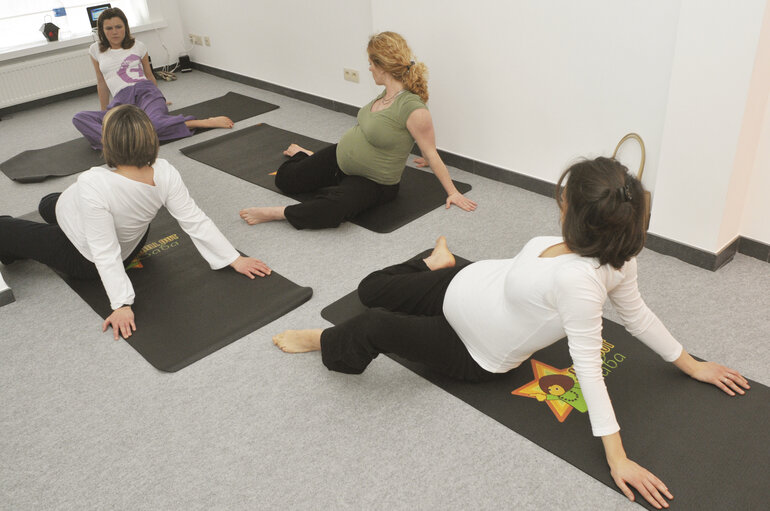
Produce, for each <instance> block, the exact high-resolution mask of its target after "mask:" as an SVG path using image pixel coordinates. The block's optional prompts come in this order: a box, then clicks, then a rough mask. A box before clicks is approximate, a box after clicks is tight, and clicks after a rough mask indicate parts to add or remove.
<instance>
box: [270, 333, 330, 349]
mask: <svg viewBox="0 0 770 511" xmlns="http://www.w3.org/2000/svg"><path fill="white" fill-rule="evenodd" d="M321 332H323V330H322V329H320V328H316V329H314V330H286V331H285V332H281V333H280V334H278V335H276V336H275V337H273V344H275V345H276V346H278V347H279V348H281V349H282V350H283V351H285V352H286V353H306V352H308V351H318V350H320V349H321Z"/></svg>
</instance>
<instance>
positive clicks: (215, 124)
mask: <svg viewBox="0 0 770 511" xmlns="http://www.w3.org/2000/svg"><path fill="white" fill-rule="evenodd" d="M209 121H211V125H212V126H211V127H212V128H228V129H229V128H232V127H233V125H234V124H235V123H234V122H233V121H232V120H231V119H230V118H229V117H225V116H224V115H220V116H219V117H209Z"/></svg>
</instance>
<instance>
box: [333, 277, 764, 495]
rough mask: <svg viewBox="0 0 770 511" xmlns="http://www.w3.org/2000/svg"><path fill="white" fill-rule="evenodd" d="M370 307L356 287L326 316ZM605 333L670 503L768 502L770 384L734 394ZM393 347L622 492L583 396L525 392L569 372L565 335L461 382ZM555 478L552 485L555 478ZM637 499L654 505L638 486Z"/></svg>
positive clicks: (644, 456)
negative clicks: (512, 363) (485, 377)
mask: <svg viewBox="0 0 770 511" xmlns="http://www.w3.org/2000/svg"><path fill="white" fill-rule="evenodd" d="M364 309H365V308H364V306H363V305H362V304H361V302H360V301H359V299H358V295H357V293H356V292H355V291H354V292H352V293H350V294H348V295H346V296H344V297H343V298H341V299H340V300H338V301H336V302H334V303H333V304H331V305H329V306H328V307H326V308H325V309H324V310H323V311H322V312H321V316H323V317H324V318H325V319H326V320H328V321H330V322H332V323H334V324H339V323H341V322H343V321H345V320H347V319H349V318H351V317H353V316H355V315H357V314H359V313H360V312H362V311H363V310H364ZM603 338H604V339H605V343H604V346H603V358H604V364H603V366H602V369H603V372H604V376H605V381H606V383H607V388H608V390H609V393H610V397H611V399H612V404H613V407H614V409H615V414H616V416H617V418H618V422H619V423H620V426H621V435H622V437H623V443H624V446H625V449H626V452H627V453H628V455H629V457H630V458H631V459H632V460H634V461H636V462H637V463H639V464H640V465H642V466H643V467H645V468H647V469H649V470H650V471H651V472H652V473H653V474H655V475H657V476H658V477H659V478H660V479H661V480H662V481H663V482H665V483H666V485H667V486H668V487H669V489H670V490H671V492H672V493H673V495H674V500H673V501H671V509H697V510H704V509H765V506H766V505H767V502H768V497H770V490H768V486H767V477H766V473H767V467H768V466H770V448H768V446H769V445H770V432H769V431H768V424H770V389H769V388H768V387H766V386H764V385H762V384H760V383H757V382H754V381H752V382H750V384H751V390H749V391H748V392H747V393H746V395H745V396H737V397H730V396H728V395H726V394H724V393H723V392H722V391H721V390H719V389H717V388H716V387H714V386H713V385H710V384H704V383H700V382H697V381H695V380H693V379H691V378H689V377H688V376H686V375H685V374H684V373H682V372H680V371H679V370H678V369H677V368H676V367H674V365H673V364H668V363H666V362H664V361H663V360H662V359H661V358H660V357H658V355H657V354H655V353H654V352H653V351H652V350H650V349H648V348H647V347H646V346H645V345H644V344H642V343H641V342H640V341H637V340H636V339H634V338H633V337H632V336H631V335H629V334H628V333H627V332H626V330H625V329H624V328H623V327H622V326H621V325H618V324H617V323H614V322H612V321H609V320H607V319H605V320H604V331H603ZM389 356H390V357H391V358H392V359H394V360H396V361H397V362H399V363H400V364H402V365H404V366H405V367H407V368H408V369H410V370H412V371H413V372H415V373H416V374H418V375H420V376H422V377H424V378H425V379H427V380H428V381H430V382H432V383H434V384H435V385H437V386H439V387H441V388H442V389H444V390H445V391H447V392H449V393H450V394H452V395H454V396H455V397H457V398H459V399H461V400H463V401H465V402H466V403H468V404H469V405H471V406H473V407H474V408H476V409H477V410H479V411H481V412H482V413H484V414H486V415H488V416H489V417H491V418H493V419H495V420H496V421H498V422H500V423H501V424H503V425H505V426H507V427H509V428H510V429H512V430H514V431H516V432H517V433H519V434H520V435H522V436H524V437H526V438H528V439H529V440H531V441H533V442H534V443H536V444H537V445H539V446H541V447H543V448H544V449H546V450H548V451H550V452H552V453H553V454H555V455H556V456H559V457H560V458H562V459H564V460H565V461H567V462H569V463H571V464H572V465H574V466H576V467H577V468H579V469H580V470H582V471H584V472H585V473H587V474H589V475H591V476H592V477H594V478H595V479H597V480H599V481H601V482H602V483H604V484H606V485H607V486H609V487H610V488H613V489H615V490H617V491H619V490H618V489H617V487H616V486H615V482H614V481H613V480H612V477H611V476H610V472H609V468H608V467H607V463H606V461H605V458H604V451H603V448H602V444H601V441H600V439H598V438H594V437H593V436H592V433H591V428H590V424H589V420H588V413H584V412H582V411H580V408H583V409H585V408H584V407H583V406H582V403H580V402H576V405H575V407H574V408H573V407H572V406H571V405H569V404H567V403H566V402H562V401H559V400H558V399H553V400H546V401H542V402H541V401H538V400H537V399H536V398H535V397H527V396H528V395H534V394H535V393H537V392H538V391H539V390H540V388H539V386H538V381H537V380H538V378H539V377H541V376H543V375H546V374H558V373H564V374H569V368H570V367H571V366H572V360H571V358H570V356H569V352H568V349H567V342H566V339H563V340H561V341H559V342H557V343H556V344H553V345H551V346H549V347H548V348H546V349H543V350H541V351H538V352H537V353H535V354H534V355H533V356H532V357H531V359H530V360H527V361H526V362H524V363H523V364H522V365H521V366H519V367H518V368H517V369H515V370H513V371H511V372H509V373H507V374H504V375H501V376H500V378H498V379H496V380H493V381H491V382H487V383H475V384H474V383H464V382H458V381H455V380H452V379H449V378H447V377H444V376H442V375H440V374H437V373H436V372H434V371H431V370H430V369H428V368H426V367H425V366H423V365H421V364H416V363H414V362H410V361H408V360H405V359H402V358H401V357H398V356H395V355H389ZM375 363H376V362H375ZM565 396H566V394H565ZM575 396H576V394H570V397H572V398H574V397H575ZM512 455H514V456H515V453H512ZM553 482H554V483H555V485H554V487H556V486H557V485H558V478H557V479H555V480H554V481H553ZM636 501H637V502H638V503H640V504H641V505H643V506H644V507H646V508H648V509H654V508H653V507H652V506H650V505H649V504H647V502H646V501H645V500H644V498H642V497H641V496H640V495H639V494H638V493H637V494H636Z"/></svg>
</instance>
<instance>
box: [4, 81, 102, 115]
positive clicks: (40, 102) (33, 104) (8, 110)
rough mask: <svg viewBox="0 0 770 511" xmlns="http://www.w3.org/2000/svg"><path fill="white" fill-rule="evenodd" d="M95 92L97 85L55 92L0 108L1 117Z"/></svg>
mask: <svg viewBox="0 0 770 511" xmlns="http://www.w3.org/2000/svg"><path fill="white" fill-rule="evenodd" d="M94 92H96V85H89V86H88V87H83V88H82V89H76V90H71V91H69V92H62V93H61V94H55V95H53V96H48V97H47V98H40V99H35V100H32V101H27V102H26V103H19V104H18V105H11V106H7V107H5V108H0V118H2V117H3V116H4V115H8V114H12V113H15V112H21V111H22V110H29V109H30V108H37V107H39V106H45V105H50V104H51V103H56V102H57V101H62V100H64V99H70V98H77V97H79V96H86V95H88V94H93V93H94ZM73 115H74V114H73Z"/></svg>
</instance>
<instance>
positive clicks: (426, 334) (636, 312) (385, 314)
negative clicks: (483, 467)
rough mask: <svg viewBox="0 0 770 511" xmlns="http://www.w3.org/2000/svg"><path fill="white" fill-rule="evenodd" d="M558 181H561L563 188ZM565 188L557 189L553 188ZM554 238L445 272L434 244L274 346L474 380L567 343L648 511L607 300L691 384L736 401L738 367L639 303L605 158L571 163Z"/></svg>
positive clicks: (652, 490)
mask: <svg viewBox="0 0 770 511" xmlns="http://www.w3.org/2000/svg"><path fill="white" fill-rule="evenodd" d="M565 180H566V181H565ZM564 182H566V186H565V187H564V188H562V183H564ZM557 190H558V192H559V193H558V195H557V200H558V202H559V207H560V210H561V214H562V237H553V236H550V237H538V238H534V239H532V240H531V241H529V242H528V243H527V244H526V245H525V246H524V248H523V249H522V250H521V252H520V253H519V254H518V255H517V256H516V257H514V258H513V259H504V260H488V261H480V262H476V263H472V264H468V265H463V266H461V265H456V264H455V258H454V256H453V255H452V253H451V252H450V251H449V249H448V248H447V245H446V240H445V239H444V238H443V237H441V238H439V240H438V242H437V243H436V247H435V249H434V250H433V252H432V253H431V255H430V256H428V257H427V258H425V259H414V260H411V261H407V262H405V263H402V264H398V265H395V266H390V267H388V268H385V269H383V270H380V271H377V272H374V273H372V274H371V275H369V276H368V277H366V278H365V279H364V280H363V281H362V282H361V284H360V286H359V288H358V294H359V297H360V298H361V301H362V302H363V303H364V304H365V305H367V306H369V307H376V308H373V309H370V310H368V311H367V312H365V313H363V314H361V315H359V316H356V317H355V318H352V319H350V320H348V321H346V322H345V323H342V324H340V325H338V326H335V327H332V328H327V329H325V330H320V329H316V330H289V331H286V332H283V333H282V334H279V335H277V336H276V337H274V339H273V341H274V342H275V344H276V345H278V347H280V348H281V349H283V350H284V351H287V352H291V353H300V352H305V351H314V350H321V355H322V360H323V363H324V365H326V367H328V368H329V369H331V370H335V371H340V372H346V373H361V372H363V371H364V369H365V368H366V367H367V365H368V364H369V363H370V362H371V361H372V360H373V359H374V358H375V357H377V355H378V354H379V353H396V354H398V355H400V356H402V357H404V358H406V359H409V360H412V361H417V362H422V363H424V364H426V365H428V366H431V367H433V368H434V369H436V370H438V371H440V372H442V373H444V374H447V375H449V376H451V377H454V378H459V379H464V380H470V381H481V380H487V379H491V378H494V377H495V376H496V375H499V374H501V373H505V372H507V371H510V370H512V369H515V368H516V367H518V366H519V365H520V364H521V363H522V362H523V361H525V360H526V359H527V358H529V357H530V356H531V355H532V354H533V353H534V352H536V351H537V350H539V349H541V348H544V347H546V346H548V345H550V344H553V343H554V342H556V341H558V340H559V339H561V338H563V337H564V336H565V335H566V336H567V342H568V345H569V351H570V355H571V357H572V360H573V366H574V369H575V373H576V376H577V379H578V381H579V383H580V388H581V391H582V394H583V397H584V399H585V402H586V405H587V407H588V413H589V417H590V420H591V427H592V430H593V434H594V435H595V436H600V437H602V442H603V444H604V448H605V452H606V456H607V462H608V464H609V466H610V469H611V473H612V476H613V478H614V480H615V482H616V483H617V485H618V486H619V487H620V488H621V489H622V491H623V492H624V493H625V494H626V495H627V496H628V498H629V499H631V500H633V498H634V495H633V492H632V491H631V490H630V489H629V487H628V484H630V485H631V486H633V487H634V488H636V489H637V490H638V491H639V493H640V494H641V495H642V496H643V497H644V498H645V499H647V500H648V501H649V502H650V503H651V504H652V505H654V506H655V507H656V508H660V507H668V503H667V501H666V497H667V498H673V497H672V495H671V493H670V492H669V491H668V489H667V488H666V486H665V485H664V484H663V483H662V482H661V481H660V480H659V479H658V478H657V477H655V476H654V475H653V474H652V473H650V472H649V471H647V470H646V469H645V468H643V467H641V466H639V465H637V464H636V463H634V462H633V461H631V460H629V459H628V458H627V457H626V454H625V451H624V450H623V445H622V442H621V439H620V433H619V430H620V427H619V426H618V423H617V420H616V419H615V413H614V411H613V409H612V404H611V402H610V398H609V395H608V394H607V388H606V386H605V384H604V380H603V378H602V371H601V364H602V359H601V346H602V336H601V332H602V308H603V306H604V302H605V301H606V299H607V298H609V299H610V301H611V302H612V304H613V306H614V307H615V309H616V310H617V311H618V312H619V314H620V316H621V319H622V321H623V323H624V325H625V327H626V329H627V330H628V331H629V332H630V333H631V334H632V335H634V336H636V337H638V338H639V339H640V340H641V341H642V342H644V343H645V344H647V345H648V346H649V347H650V348H652V349H653V350H654V351H655V352H657V353H658V354H659V355H660V356H661V357H662V358H663V359H664V360H666V361H668V362H673V363H674V364H675V365H676V366H677V367H679V368H680V369H681V370H682V371H684V372H685V373H687V374H688V375H690V376H692V377H693V378H695V379H698V380H701V381H704V382H709V383H713V384H714V385H716V386H717V387H719V388H720V389H722V390H723V391H724V392H726V393H728V394H730V395H735V393H739V394H743V393H744V390H743V389H748V388H749V385H748V382H747V381H746V379H745V378H743V377H742V376H741V375H740V374H739V373H738V372H736V371H734V370H732V369H728V368H726V367H724V366H721V365H719V364H715V363H713V362H698V361H696V360H695V359H693V358H692V357H691V356H690V355H689V354H688V353H687V352H686V351H684V350H683V349H682V346H681V345H680V344H679V343H678V342H677V341H676V340H675V339H674V338H673V337H672V335H671V334H670V333H669V332H668V330H667V329H666V328H665V327H664V326H663V324H662V323H661V322H660V320H659V319H658V318H657V317H656V316H655V315H654V314H653V313H652V312H651V311H650V309H649V308H647V306H646V305H645V303H644V301H643V300H642V298H641V296H640V294H639V289H638V286H637V264H636V257H635V256H636V255H637V254H638V253H639V252H640V251H641V250H642V248H643V246H644V240H645V222H646V205H645V202H644V193H643V192H644V190H643V188H642V185H641V183H640V182H639V181H638V180H637V179H635V178H634V177H632V176H631V175H629V174H628V172H627V169H626V168H625V167H624V166H623V165H621V164H620V163H618V162H617V161H615V160H612V159H608V158H597V159H596V160H586V161H582V162H579V163H577V164H575V165H573V166H572V167H570V168H569V169H567V171H565V172H564V174H562V177H561V178H560V180H559V183H558V185H557Z"/></svg>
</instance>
